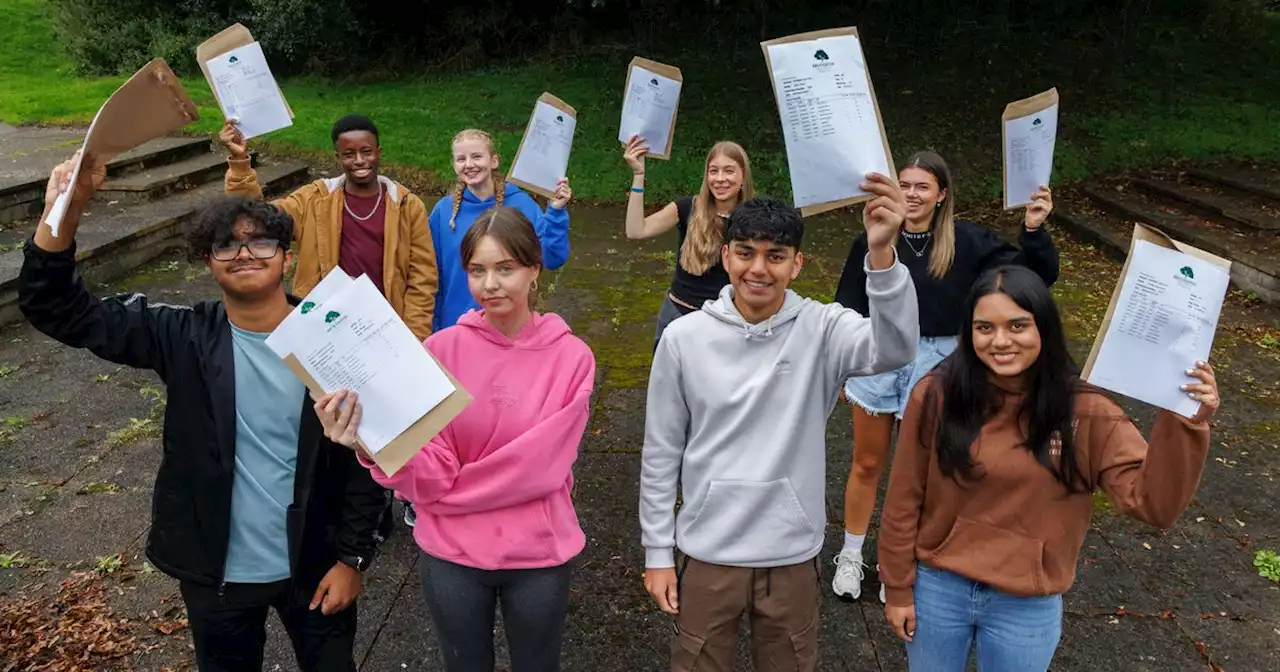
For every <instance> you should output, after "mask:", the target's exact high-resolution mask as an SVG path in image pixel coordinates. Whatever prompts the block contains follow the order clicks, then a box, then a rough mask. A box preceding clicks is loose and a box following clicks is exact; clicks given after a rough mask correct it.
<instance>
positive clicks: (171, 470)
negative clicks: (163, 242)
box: [18, 157, 386, 672]
mask: <svg viewBox="0 0 1280 672" xmlns="http://www.w3.org/2000/svg"><path fill="white" fill-rule="evenodd" d="M91 167H92V168H91ZM71 168H72V163H71V162H70V161H68V162H66V163H63V164H62V165H60V166H58V167H57V168H55V169H54V171H53V175H52V177H50V179H49V186H48V188H47V189H46V192H45V213H46V216H47V214H48V212H49V208H50V207H51V206H52V204H53V202H54V201H55V200H56V199H57V197H58V195H59V193H61V192H64V191H67V190H69V189H72V188H73V187H72V185H71V184H70V175H71ZM103 175H104V169H103V167H101V166H94V164H93V162H92V160H91V159H90V158H88V157H86V159H85V168H84V170H82V171H81V173H80V178H79V180H78V182H77V184H76V185H74V192H73V194H72V197H71V203H70V207H69V208H68V209H67V213H66V215H65V216H64V218H63V221H62V226H61V229H60V231H59V235H58V236H56V237H55V236H54V235H53V233H52V231H51V230H50V229H49V227H48V226H46V225H44V224H41V225H40V226H39V227H38V228H37V230H36V234H35V236H34V237H33V239H32V240H31V241H30V242H29V243H28V244H27V246H26V247H25V250H24V254H25V261H24V263H23V266H22V272H21V275H20V276H19V286H18V299H19V304H20V306H21V308H22V312H23V314H24V315H25V316H26V317H27V319H28V320H30V322H31V324H32V325H33V326H34V327H36V329H39V330H40V331H41V332H43V333H45V334H47V335H49V336H51V337H53V338H54V339H56V340H58V341H61V342H62V343H65V344H67V345H70V346H72V347H76V348H85V349H87V350H89V351H90V352H92V353H93V354H95V355H97V356H98V357H101V358H103V359H105V360H108V361H111V362H115V363H117V364H123V365H126V366H132V367H136V368H143V369H152V370H154V371H155V372H156V374H158V375H159V376H160V379H161V380H163V381H164V382H165V385H166V386H167V388H168V394H169V400H168V407H167V409H166V411H165V425H164V433H163V437H164V438H163V441H162V443H163V450H164V456H163V459H162V460H161V463H160V470H159V472H158V473H157V474H156V482H155V490H154V493H153V501H152V521H151V529H150V532H149V536H148V539H147V557H148V558H149V559H150V560H151V562H152V564H154V565H155V566H156V567H157V568H158V569H160V570H161V571H163V572H165V573H166V574H169V575H170V576H172V577H174V578H176V579H178V580H179V581H180V582H181V589H182V597H183V600H184V601H185V602H186V606H187V612H188V617H189V620H190V624H191V635H192V639H193V641H194V644H195V651H196V662H197V664H198V666H199V668H200V669H201V670H204V671H206V672H208V671H219V670H256V669H261V667H262V650H263V644H264V643H265V640H266V631H265V627H264V626H265V623H266V617H267V611H268V609H269V608H275V610H276V611H277V612H278V613H279V615H280V620H281V621H282V622H283V623H284V626H285V629H286V630H288V632H289V636H290V638H291V639H292V641H293V645H294V651H295V654H296V656H297V659H298V665H299V666H300V667H301V668H302V669H303V670H308V671H313V670H314V671H322V670H323V671H329V670H333V671H338V670H343V671H354V670H355V669H356V667H355V663H354V661H353V658H352V646H353V644H354V640H355V631H356V605H355V600H356V597H357V596H358V595H359V594H360V591H361V588H362V586H363V580H362V578H361V576H362V575H361V573H362V572H363V571H364V570H365V569H367V568H368V566H369V563H370V561H371V560H372V558H373V555H374V552H375V550H376V546H377V543H376V541H375V530H376V528H377V525H378V520H379V515H380V514H381V512H382V510H383V508H384V503H385V501H386V500H385V495H384V491H383V490H382V488H381V487H379V486H378V485H377V484H376V483H374V481H373V480H372V478H370V476H369V472H368V470H367V469H365V468H363V467H361V466H360V465H359V464H358V463H357V462H356V461H355V458H354V456H353V454H352V453H351V451H349V450H346V449H344V448H342V447H340V446H334V445H333V444H331V443H330V442H329V441H328V440H326V439H325V438H324V435H323V431H322V429H321V426H320V422H319V420H318V419H317V418H316V415H315V413H313V412H310V406H311V401H310V399H309V398H308V395H307V391H306V388H305V387H304V386H303V384H302V383H301V382H300V381H299V380H298V379H297V378H296V377H295V376H294V375H293V374H292V372H290V371H289V370H288V368H287V367H286V366H285V365H284V363H283V362H282V361H281V360H280V358H279V357H277V356H276V355H275V353H273V352H272V351H271V350H270V349H269V348H268V347H267V346H266V338H267V335H268V334H269V333H270V332H271V331H272V330H274V329H275V327H276V326H277V325H278V324H280V322H281V321H282V320H283V319H284V318H285V316H287V315H288V314H289V312H290V311H291V310H292V306H293V305H294V304H296V302H297V299H296V298H294V297H291V296H288V295H287V294H286V293H285V290H284V273H285V269H286V268H288V266H289V264H290V262H292V261H293V252H292V251H290V250H289V241H290V240H291V238H292V231H291V229H292V228H293V221H292V220H291V219H290V217H289V216H288V215H287V214H285V213H283V212H281V211H280V210H278V209H276V208H275V207H274V206H272V205H269V204H267V203H263V202H261V201H256V200H249V199H244V198H226V199H224V200H220V201H217V202H216V203H214V204H212V205H210V206H208V207H207V208H206V209H205V210H204V211H202V212H200V213H199V214H198V215H197V216H196V219H195V221H194V225H193V226H192V227H191V228H190V230H189V232H188V234H187V242H188V255H189V256H190V258H191V260H192V261H195V260H201V261H203V262H204V263H205V264H206V265H207V266H208V267H209V269H210V270H211V271H212V272H213V277H214V280H216V281H217V283H218V285H219V287H221V288H222V300H220V301H204V302H201V303H198V304H196V305H194V306H192V307H181V306H168V305H161V304H148V302H147V298H146V297H145V296H143V295H141V294H134V295H132V296H119V297H112V298H104V299H99V298H96V297H94V296H93V295H92V294H90V293H89V290H88V289H86V287H85V285H84V281H83V279H82V278H81V276H80V275H79V273H77V272H76V263H75V260H76V250H75V234H76V228H77V225H78V223H79V219H80V215H81V214H82V213H83V211H84V207H85V204H86V203H87V202H88V200H89V198H90V196H92V194H93V192H94V190H95V189H97V188H98V187H99V186H101V184H102V179H103ZM43 219H44V218H43V217H42V218H41V221H43Z"/></svg>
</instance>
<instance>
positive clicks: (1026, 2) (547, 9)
mask: <svg viewBox="0 0 1280 672" xmlns="http://www.w3.org/2000/svg"><path fill="white" fill-rule="evenodd" d="M53 5H54V8H55V11H56V26H57V29H58V35H59V38H60V41H61V43H62V44H63V45H64V47H65V48H66V49H67V50H68V52H69V53H70V54H71V56H72V57H73V60H74V62H75V63H76V64H77V67H78V68H79V69H80V70H81V71H82V72H85V73H89V74H102V73H120V72H130V71H132V70H133V69H135V68H137V67H138V66H139V65H140V64H141V63H144V62H146V61H147V60H149V59H151V58H153V57H155V56H163V57H164V58H166V59H167V60H168V61H169V62H170V63H171V64H172V65H173V66H174V67H175V68H177V69H178V70H179V71H180V72H190V71H191V70H192V69H194V68H195V63H194V53H195V46H196V45H197V44H199V43H200V42H201V41H203V40H204V39H206V38H207V37H209V36H210V35H212V34H214V33H215V32H217V31H218V30H221V29H222V28H224V27H226V26H227V25H230V24H231V23H234V22H240V23H243V24H245V25H246V26H248V27H249V28H250V30H252V31H253V33H254V35H255V37H257V38H258V39H259V40H260V41H261V42H262V43H263V45H264V48H265V49H266V50H267V52H268V56H269V57H270V58H271V61H272V66H273V68H276V69H278V70H280V71H281V72H316V73H336V72H354V71H370V70H373V71H382V72H396V71H401V70H405V69H411V70H421V69H424V68H432V67H444V68H456V67H468V66H476V65H481V64H485V63H488V62H494V61H501V60H504V59H511V58H518V57H522V56H526V55H529V54H535V53H551V54H555V53H574V52H576V51H577V50H578V49H579V48H580V47H582V46H584V45H590V44H601V43H604V44H615V45H620V44H625V45H627V46H628V47H629V48H630V49H632V50H640V51H644V52H645V53H648V54H654V55H658V54H662V53H672V52H679V51H682V50H686V51H687V50H689V49H696V50H704V51H705V50H711V49H723V48H733V49H744V48H746V49H749V48H758V47H756V46H755V43H756V42H758V41H760V40H761V39H768V38H771V37H776V36H780V35H786V34H789V33H792V32H796V31H801V30H812V29H817V28H828V27H836V26H845V25H858V26H862V27H865V28H867V29H870V30H871V31H873V32H874V33H876V34H877V35H878V36H879V37H880V39H882V40H883V41H884V43H885V44H887V45H898V46H902V47H905V48H921V47H927V46H928V45H930V44H936V43H938V42H940V41H952V40H979V41H981V40H991V39H1006V40H1023V39H1035V36H1036V35H1037V34H1038V33H1041V34H1042V31H1055V32H1056V33H1057V35H1058V36H1062V35H1075V36H1078V37H1079V38H1080V39H1081V41H1082V42H1081V44H1082V46H1084V47H1086V48H1087V47H1088V46H1089V45H1091V44H1096V43H1107V44H1111V45H1119V44H1124V43H1126V42H1134V41H1144V40H1145V41H1150V40H1158V39H1161V36H1162V35H1163V34H1164V33H1167V32H1168V31H1174V30H1195V31H1200V32H1202V33H1209V34H1210V36H1216V37H1218V38H1221V39H1222V40H1224V41H1232V40H1234V41H1239V40H1241V39H1248V36H1249V35H1250V34H1251V33H1250V31H1251V30H1253V29H1256V27H1257V26H1258V24H1259V21H1258V19H1259V17H1260V15H1261V12H1263V11H1264V10H1265V9H1267V8H1270V9H1280V0H824V1H822V2H819V1H818V0H472V1H471V2H467V3H456V2H443V1H441V0H401V2H400V3H397V4H394V5H393V4H392V3H384V2H375V1H374V0H177V1H176V2H175V1H173V0H53Z"/></svg>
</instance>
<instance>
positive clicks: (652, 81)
mask: <svg viewBox="0 0 1280 672" xmlns="http://www.w3.org/2000/svg"><path fill="white" fill-rule="evenodd" d="M657 85H658V78H657V77H655V78H653V79H651V80H649V86H657Z"/></svg>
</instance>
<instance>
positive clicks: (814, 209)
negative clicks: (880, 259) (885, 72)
mask: <svg viewBox="0 0 1280 672" xmlns="http://www.w3.org/2000/svg"><path fill="white" fill-rule="evenodd" d="M841 35H852V36H854V37H858V29H857V28H829V29H827V30H815V31H813V32H809V33H800V34H799V35H790V36H788V37H780V38H778V39H776V40H769V41H768V42H761V43H760V49H761V50H762V51H764V63H765V69H766V71H767V72H768V73H769V86H771V87H773V99H774V105H775V106H776V105H777V102H778V100H779V99H778V87H777V85H776V84H774V81H773V61H772V60H771V59H770V58H769V47H771V46H773V45H775V44H787V43H790V42H808V41H809V40H817V39H820V38H824V37H839V36H841ZM858 50H859V52H860V53H861V54H862V62H863V63H866V62H867V54H866V52H865V51H862V38H860V37H859V38H858ZM866 75H867V90H868V91H870V92H871V106H872V107H873V108H875V111H876V125H877V126H879V127H880V138H881V140H883V142H884V158H885V165H887V166H889V169H890V170H891V171H893V174H892V175H888V176H887V177H888V178H889V179H891V180H892V179H896V178H897V177H898V171H897V169H895V168H894V165H893V152H891V151H890V150H889V134H888V133H885V131H884V117H883V116H881V114H880V103H879V102H878V101H877V100H876V87H874V86H872V84H871V68H870V66H868V67H867V68H866ZM784 144H785V143H784ZM871 199H872V196H871V195H869V194H868V195H866V196H855V197H853V198H844V199H840V200H838V201H829V202H827V203H817V204H815V205H806V206H804V207H803V208H800V216H801V217H809V216H812V215H817V214H820V213H823V212H827V211H829V210H836V209H838V208H843V207H845V206H849V205H854V204H855V203H861V202H863V201H869V200H871Z"/></svg>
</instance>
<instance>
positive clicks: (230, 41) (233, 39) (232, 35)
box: [196, 23, 293, 119]
mask: <svg viewBox="0 0 1280 672" xmlns="http://www.w3.org/2000/svg"><path fill="white" fill-rule="evenodd" d="M253 41H254V40H253V35H252V34H250V33H249V29H248V28H245V27H244V26H242V25H240V24H238V23H237V24H235V25H234V26H231V27H229V28H226V29H225V30H223V31H222V32H221V33H218V34H217V35H214V36H213V37H211V38H209V39H207V40H205V41H204V42H203V43H202V44H201V45H200V46H198V47H196V61H198V62H199V63H200V71H201V72H203V73H204V81H205V82H207V83H208V84H209V90H210V91H212V92H213V99H214V100H216V101H218V107H219V108H221V107H222V100H221V99H219V98H218V88H217V87H215V86H214V85H213V78H212V77H210V76H209V61H211V60H213V59H215V58H217V57H218V56H220V55H222V54H225V53H227V52H228V51H231V50H232V49H236V48H238V47H243V46H244V45H246V44H252V43H253ZM276 90H277V91H279V90H280V84H279V83H277V84H276ZM280 100H283V101H284V109H286V110H288V111H289V118H290V119H292V118H293V108H292V107H289V101H288V100H286V99H285V97H284V92H283V91H281V92H280Z"/></svg>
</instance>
